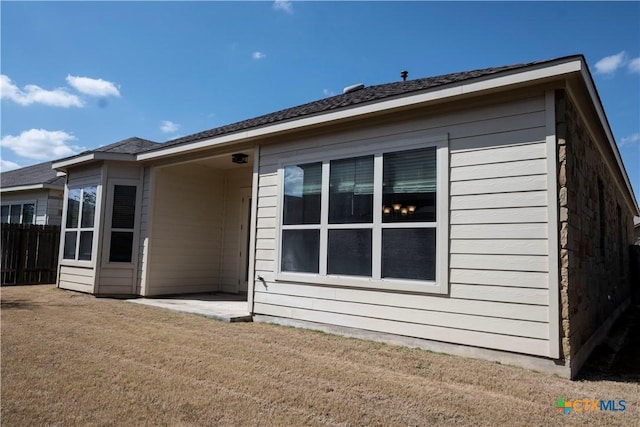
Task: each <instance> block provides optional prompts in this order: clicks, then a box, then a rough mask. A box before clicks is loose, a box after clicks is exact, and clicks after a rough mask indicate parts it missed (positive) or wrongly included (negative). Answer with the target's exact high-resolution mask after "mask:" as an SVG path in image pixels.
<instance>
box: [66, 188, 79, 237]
mask: <svg viewBox="0 0 640 427" xmlns="http://www.w3.org/2000/svg"><path fill="white" fill-rule="evenodd" d="M79 216H80V189H79V188H74V189H70V190H69V196H68V198H67V228H78V217H79Z"/></svg>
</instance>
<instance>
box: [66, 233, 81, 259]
mask: <svg viewBox="0 0 640 427" xmlns="http://www.w3.org/2000/svg"><path fill="white" fill-rule="evenodd" d="M77 236H78V235H77V232H76V231H67V232H65V233H64V255H63V258H64V259H76V237H77Z"/></svg>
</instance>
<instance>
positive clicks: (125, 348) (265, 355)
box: [1, 286, 640, 426]
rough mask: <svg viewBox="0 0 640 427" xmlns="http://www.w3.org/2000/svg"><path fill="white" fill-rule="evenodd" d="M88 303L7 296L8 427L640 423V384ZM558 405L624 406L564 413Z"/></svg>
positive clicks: (68, 295) (23, 293)
mask: <svg viewBox="0 0 640 427" xmlns="http://www.w3.org/2000/svg"><path fill="white" fill-rule="evenodd" d="M78 295H80V294H77V293H73V292H66V291H62V290H59V289H55V288H53V287H50V286H46V287H43V286H37V287H34V286H25V287H12V288H3V289H2V302H3V308H2V312H1V316H2V319H1V320H2V346H1V351H2V354H1V355H2V361H1V369H2V372H1V373H2V394H1V397H2V414H1V415H2V425H7V426H14V425H65V426H70V425H83V426H84V425H181V426H196V425H296V426H297V425H384V426H391V425H510V426H516V425H638V424H640V385H639V384H638V383H637V382H625V381H615V380H614V381H610V380H600V379H598V380H588V379H587V380H581V381H573V382H572V381H569V380H565V379H562V378H558V377H554V376H549V375H546V374H541V373H536V372H532V371H528V370H525V369H520V368H515V367H510V366H504V365H500V364H496V363H490V362H485V361H478V360H471V359H465V358H460V357H454V356H447V355H442V354H436V353H431V352H427V351H423V350H416V349H410V348H405V347H396V346H391V345H386V344H380V343H374V342H369V341H362V340H356V339H348V338H344V337H338V336H334V335H330V334H322V333H316V332H313V331H308V330H300V329H293V328H286V327H281V326H276V325H269V324H261V323H257V324H256V323H253V324H252V323H248V324H229V323H223V322H218V321H214V320H211V319H207V318H203V317H199V316H195V315H188V314H180V313H174V312H170V311H167V310H163V309H159V308H153V307H145V306H140V305H137V304H130V303H127V302H124V301H118V300H109V299H96V298H93V297H87V296H82V297H79V296H78ZM5 303H6V304H7V305H6V306H5V305H4V304H5ZM560 397H562V398H564V399H565V400H573V399H606V400H609V399H616V400H617V399H624V400H626V410H625V411H623V412H609V411H606V412H605V411H601V412H582V413H579V412H576V411H574V412H571V413H569V414H567V415H563V414H562V413H561V412H560V411H558V410H557V409H555V405H556V402H557V401H558V398H560Z"/></svg>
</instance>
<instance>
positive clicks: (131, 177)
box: [96, 162, 143, 295]
mask: <svg viewBox="0 0 640 427" xmlns="http://www.w3.org/2000/svg"><path fill="white" fill-rule="evenodd" d="M142 173H143V170H142V168H141V167H140V166H139V165H135V164H134V165H132V164H128V163H121V162H111V163H108V164H107V177H108V178H107V193H110V192H112V191H113V185H138V191H142V187H141V186H140V180H141V174H142ZM104 200H105V201H109V202H107V203H106V206H105V207H106V209H105V210H104V218H105V221H104V228H103V237H102V246H103V249H104V251H103V256H102V260H101V264H100V270H99V277H98V281H97V285H98V287H97V292H96V293H97V294H100V295H131V294H133V293H134V292H135V290H134V283H136V281H137V277H138V260H137V257H138V253H137V252H136V251H138V245H137V244H134V248H133V253H132V263H131V264H127V263H110V262H109V247H110V246H109V244H108V243H109V240H110V239H111V214H112V210H113V199H112V195H111V196H110V195H109V194H106V196H105V197H104ZM140 209H141V206H136V210H140ZM139 216H140V215H139V214H138V213H137V214H136V219H137V218H139ZM139 227H140V226H139V221H136V224H135V231H138V228H139ZM137 235H138V234H137V233H134V237H135V236H137ZM138 240H139V239H138Z"/></svg>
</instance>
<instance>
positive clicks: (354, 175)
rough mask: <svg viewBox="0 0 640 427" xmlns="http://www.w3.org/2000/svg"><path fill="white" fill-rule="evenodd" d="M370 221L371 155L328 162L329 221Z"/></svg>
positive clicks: (371, 216) (371, 217) (335, 222)
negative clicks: (329, 163) (329, 168)
mask: <svg viewBox="0 0 640 427" xmlns="http://www.w3.org/2000/svg"><path fill="white" fill-rule="evenodd" d="M372 221H373V156H366V157H356V158H353V159H345V160H335V161H332V162H331V171H330V174H329V223H330V224H346V223H358V222H372Z"/></svg>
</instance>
